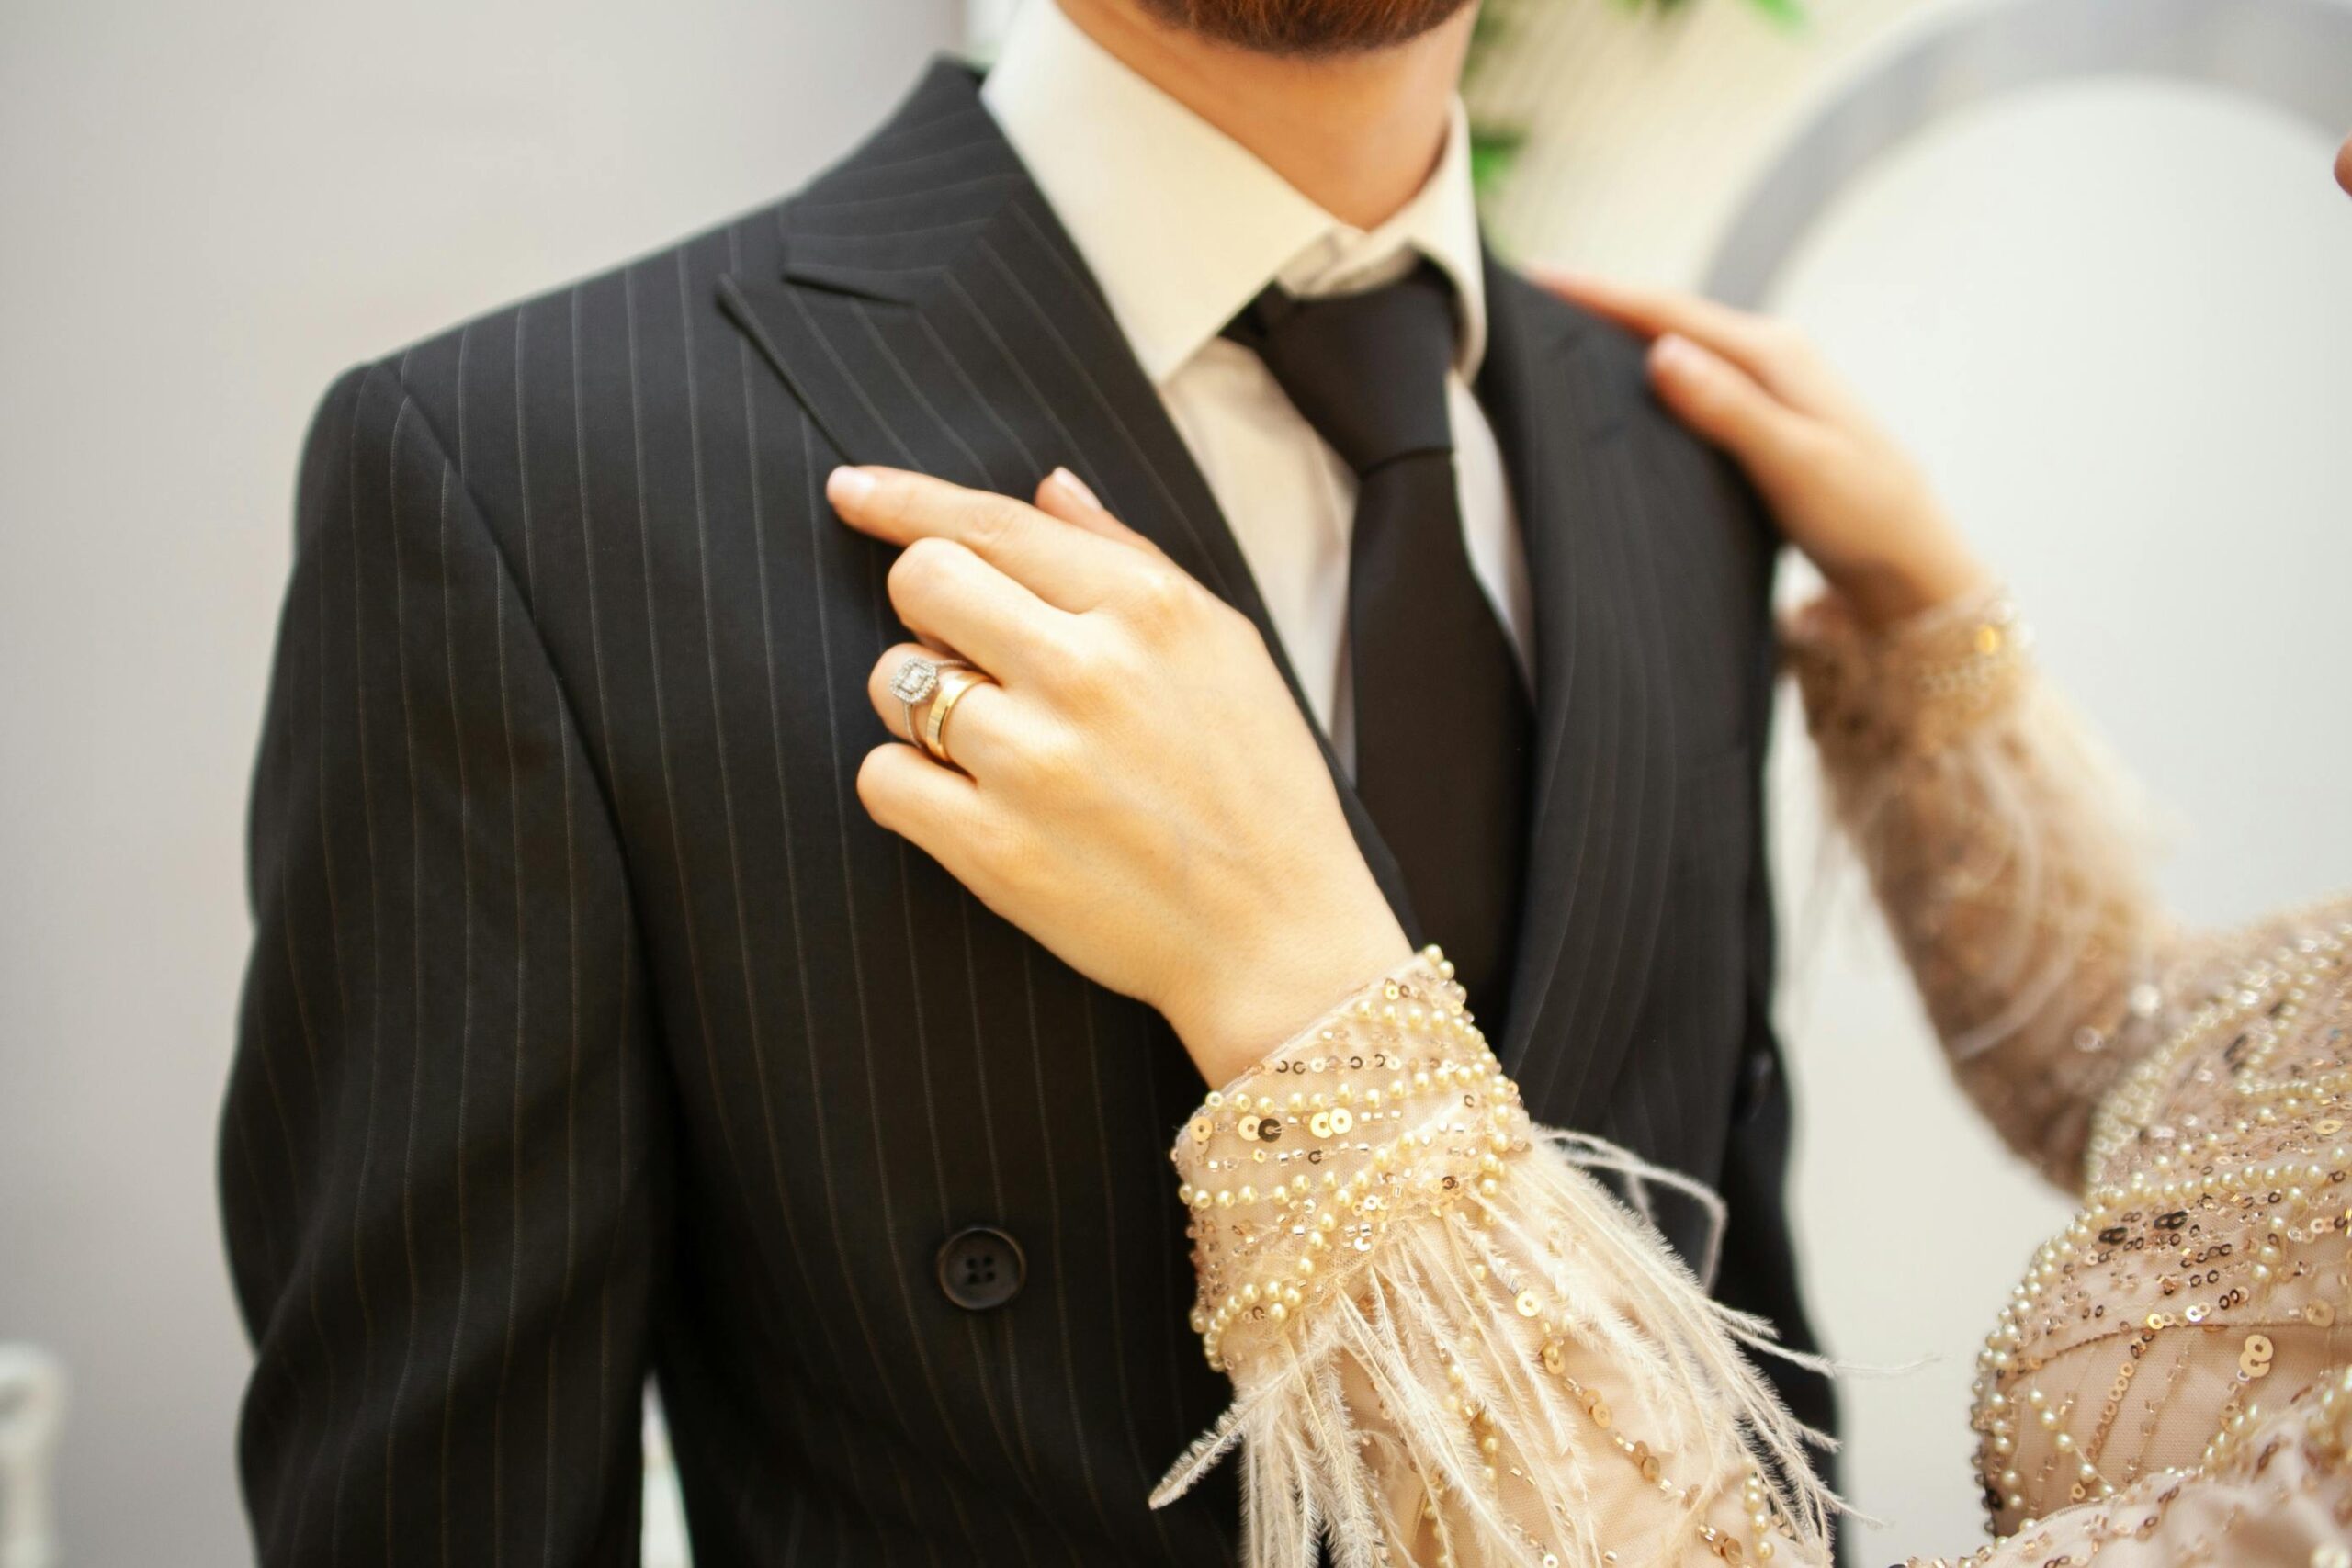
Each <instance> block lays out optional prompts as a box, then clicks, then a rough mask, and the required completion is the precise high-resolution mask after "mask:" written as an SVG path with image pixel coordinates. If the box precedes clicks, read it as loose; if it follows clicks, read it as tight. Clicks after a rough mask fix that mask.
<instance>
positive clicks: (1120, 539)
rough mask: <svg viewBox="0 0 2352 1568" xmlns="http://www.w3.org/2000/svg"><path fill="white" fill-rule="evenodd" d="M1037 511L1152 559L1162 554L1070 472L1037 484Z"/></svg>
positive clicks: (1062, 470)
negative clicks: (1139, 551) (1143, 553)
mask: <svg viewBox="0 0 2352 1568" xmlns="http://www.w3.org/2000/svg"><path fill="white" fill-rule="evenodd" d="M1037 510H1038V511H1040V512H1043V513H1046V515H1047V516H1050V517H1058V518H1060V519H1061V520H1062V521H1063V522H1065V523H1068V524H1069V525H1071V526H1073V527H1078V528H1083V529H1085V530H1086V531H1087V532H1088V533H1090V534H1099V535H1101V536H1103V538H1106V539H1110V540H1114V541H1115V542H1116V543H1119V544H1122V545H1125V546H1128V547H1131V548H1134V549H1138V550H1143V551H1146V552H1148V553H1149V554H1151V555H1155V556H1157V555H1159V554H1161V551H1160V548H1159V546H1158V545H1155V544H1153V543H1152V542H1151V541H1150V540H1149V539H1147V538H1145V537H1144V536H1142V535H1141V534H1138V533H1136V531H1135V530H1134V529H1133V528H1130V527H1128V526H1127V525H1125V523H1122V522H1120V521H1119V520H1118V519H1117V518H1116V517H1114V516H1112V515H1111V513H1110V509H1109V508H1107V507H1105V506H1104V505H1103V502H1102V501H1101V500H1100V499H1099V498H1097V497H1096V495H1095V493H1094V491H1092V490H1091V489H1090V488H1089V487H1088V485H1087V483H1086V481H1085V480H1084V479H1080V478H1079V477H1078V476H1077V475H1076V474H1073V473H1071V472H1070V471H1069V469H1068V468H1056V469H1055V470H1054V471H1053V472H1052V473H1050V474H1047V475H1046V477H1045V478H1044V479H1041V480H1039V481H1038V483H1037Z"/></svg>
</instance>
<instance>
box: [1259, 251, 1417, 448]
mask: <svg viewBox="0 0 2352 1568" xmlns="http://www.w3.org/2000/svg"><path fill="white" fill-rule="evenodd" d="M1225 335H1226V336H1227V337H1229V338H1231V339H1232V340H1233V341H1234V342H1236V343H1238V344H1241V345H1242V346H1243V347H1245V348H1249V349H1251V350H1253V351H1255V353H1256V354H1257V355H1258V357H1259V358H1261V359H1262V360H1264V361H1265V364H1266V368H1267V370H1269V371H1270V372H1272V375H1273V378H1274V380H1275V381H1276V382H1277V383H1279V384H1280V386H1281V387H1282V389H1283V392H1284V393H1285V394H1286V395H1287V396H1288V397H1289V398H1290V400H1291V402H1292V403H1293V404H1295V406H1296V407H1297V409H1298V412H1300V413H1301V414H1303V415H1305V416H1306V423H1309V424H1311V425H1313V426H1314V427H1315V430H1316V434H1319V435H1321V436H1322V437H1323V439H1324V440H1325V441H1327V442H1329V443H1330V445H1331V449H1332V450H1333V451H1335V452H1337V453H1339V455H1340V460H1341V461H1342V462H1345V463H1346V464H1347V465H1348V467H1349V468H1352V469H1354V470H1355V472H1356V474H1357V476H1358V477H1359V478H1361V477H1362V476H1363V475H1365V474H1368V473H1370V472H1371V471H1372V470H1373V469H1374V468H1379V467H1381V466H1382V465H1383V464H1385V463H1391V462H1394V461H1396V460H1397V458H1399V457H1411V456H1413V455H1414V454H1416V453H1422V452H1450V451H1452V450H1453V428H1452V425H1451V423H1449V421H1448V420H1447V418H1446V410H1445V378H1446V372H1447V370H1448V369H1449V368H1450V367H1452V366H1453V355H1454V320H1453V288H1452V286H1451V285H1450V284H1448V283H1447V281H1446V279H1445V276H1444V275H1443V274H1442V273H1441V272H1439V271H1438V270H1437V268H1436V267H1434V266H1431V265H1429V264H1428V263H1427V262H1424V263H1422V264H1421V265H1420V266H1419V267H1418V268H1416V269H1415V270H1414V271H1413V273H1412V274H1411V276H1408V277H1405V278H1403V279H1400V280H1399V281H1397V282H1396V283H1391V284H1388V285H1386V286H1385V287H1383V288H1374V289H1369V290H1366V291H1365V292H1363V293H1361V294H1338V295H1331V296H1329V297H1325V298H1317V299H1299V298H1297V297H1295V296H1294V295H1291V294H1287V293H1284V292H1283V289H1282V288H1281V287H1280V286H1279V285H1275V286H1272V287H1269V288H1267V289H1266V290H1265V292H1264V293H1262V294H1261V295H1259V296H1258V298H1257V299H1253V300H1251V301H1250V303H1249V305H1248V306H1246V307H1244V308H1243V310H1242V311H1241V313H1240V314H1239V315H1238V316H1236V317H1235V318H1234V319H1233V321H1232V322H1231V323H1230V324H1229V325H1227V327H1226V329H1225Z"/></svg>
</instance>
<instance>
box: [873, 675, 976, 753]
mask: <svg viewBox="0 0 2352 1568" xmlns="http://www.w3.org/2000/svg"><path fill="white" fill-rule="evenodd" d="M970 668H971V666H970V665H968V664H967V663H965V662H964V661H963V660H960V659H925V658H923V657H922V655H921V654H913V655H910V656H909V657H908V659H907V660H905V661H904V662H903V663H901V664H900V665H899V668H898V669H897V670H896V671H892V672H891V675H890V694H891V695H892V696H894V697H896V698H898V699H899V706H900V707H902V708H904V709H905V710H906V717H907V736H908V738H909V739H918V738H920V737H921V735H922V729H921V728H919V727H918V726H917V725H916V723H915V709H916V707H917V706H918V705H922V704H923V703H927V702H929V701H931V699H932V698H933V697H935V696H937V695H938V694H939V673H940V671H943V670H968V669H970Z"/></svg>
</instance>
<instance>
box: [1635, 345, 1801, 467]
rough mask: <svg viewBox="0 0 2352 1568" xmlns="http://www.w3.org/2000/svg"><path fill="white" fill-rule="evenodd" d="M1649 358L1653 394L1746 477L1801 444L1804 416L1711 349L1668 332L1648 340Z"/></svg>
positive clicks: (1785, 459)
mask: <svg viewBox="0 0 2352 1568" xmlns="http://www.w3.org/2000/svg"><path fill="white" fill-rule="evenodd" d="M1649 364H1650V384H1651V385H1652V386H1653V387H1655V388H1656V389H1657V395H1658V400H1659V401H1661V402H1663V403H1665V404H1666V406H1667V408H1668V410H1670V411H1671V412H1673V413H1674V415H1675V416H1676V417H1677V418H1679V420H1681V421H1682V423H1685V424H1687V425H1689V426H1690V427H1691V429H1692V430H1694V431H1696V432H1697V433H1698V434H1701V435H1703V436H1705V437H1706V438H1707V439H1708V440H1710V441H1712V442H1713V443H1714V444H1715V445H1716V446H1720V447H1722V448H1723V449H1724V451H1726V452H1728V453H1730V454H1731V455H1732V456H1733V457H1735V458H1736V459H1738V461H1739V463H1740V465H1741V467H1743V468H1746V469H1747V471H1748V475H1749V477H1750V478H1751V479H1762V478H1763V477H1764V476H1765V475H1766V474H1768V473H1770V472H1771V471H1773V470H1775V469H1778V468H1782V467H1784V466H1785V465H1787V464H1788V463H1790V462H1792V461H1793V460H1794V459H1795V457H1797V454H1798V452H1799V449H1800V448H1801V447H1802V446H1804V440H1805V436H1806V433H1807V430H1808V422H1807V421H1806V419H1805V417H1804V415H1802V414H1800V413H1798V412H1795V411H1794V410H1792V409H1791V408H1790V407H1789V406H1788V405H1787V404H1786V403H1784V402H1782V401H1781V400H1780V399H1778V398H1776V397H1774V396H1773V395H1772V394H1771V393H1770V392H1768V391H1766V390H1765V389H1764V388H1763V386H1762V385H1761V384H1760V383H1758V381H1757V379H1756V378H1754V377H1753V376H1750V375H1749V374H1748V373H1747V371H1745V370H1742V369H1741V368H1740V367H1738V366H1736V365H1734V364H1733V363H1732V362H1731V361H1730V360H1728V359H1725V358H1724V356H1723V355H1719V354H1716V353H1714V352H1713V350H1711V349H1707V348H1704V347H1702V346H1701V345H1700V344H1695V343H1693V342H1691V340H1690V339H1689V338H1686V337H1683V336H1681V335H1680V334H1679V333H1666V334H1665V335H1664V336H1662V337H1660V338H1659V339H1658V340H1657V343H1655V344H1652V345H1651V347H1650V361H1649Z"/></svg>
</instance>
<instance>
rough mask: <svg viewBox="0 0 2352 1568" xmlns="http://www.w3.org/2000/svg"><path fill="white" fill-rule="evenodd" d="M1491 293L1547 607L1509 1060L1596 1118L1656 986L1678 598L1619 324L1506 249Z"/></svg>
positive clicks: (1563, 1114)
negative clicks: (1665, 591)
mask: <svg viewBox="0 0 2352 1568" xmlns="http://www.w3.org/2000/svg"><path fill="white" fill-rule="evenodd" d="M1487 310H1488V314H1489V316H1490V318H1491V320H1492V322H1493V330H1492V333H1490V340H1491V344H1492V346H1491V347H1490V348H1489V349H1488V351H1487V362H1486V365H1485V367H1484V370H1483V372H1482V374H1481V376H1480V379H1479V388H1478V390H1479V396H1480V399H1481V401H1482V403H1483V404H1484V406H1485V408H1486V409H1487V415H1488V417H1489V418H1490V419H1492V420H1493V421H1494V423H1495V427H1496V434H1497V436H1498V439H1499V441H1500V443H1501V446H1502V449H1503V452H1504V455H1505V461H1506V464H1507V465H1508V467H1509V469H1510V486H1511V494H1512V496H1513V498H1514V500H1515V502H1516V503H1517V507H1518V512H1519V519H1520V528H1521V535H1522V536H1523V537H1524V540H1525V543H1526V548H1527V558H1528V574H1529V579H1530V581H1531V583H1532V588H1533V597H1534V601H1535V606H1536V656H1535V669H1536V675H1535V695H1536V726H1535V733H1536V740H1535V756H1534V759H1533V765H1534V769H1535V779H1534V785H1533V790H1532V800H1533V817H1532V825H1531V828H1530V831H1529V835H1528V847H1529V857H1530V858H1529V864H1528V871H1527V879H1526V894H1525V904H1524V907H1523V908H1522V910H1521V920H1520V945H1519V955H1518V959H1517V961H1516V964H1515V965H1514V968H1513V972H1512V985H1511V1007H1510V1024H1509V1027H1508V1030H1507V1032H1506V1034H1505V1037H1504V1039H1503V1041H1502V1043H1501V1046H1500V1054H1501V1055H1502V1058H1503V1062H1504V1065H1505V1066H1506V1068H1507V1069H1508V1070H1509V1071H1510V1073H1511V1074H1512V1075H1513V1076H1514V1077H1517V1078H1518V1079H1519V1080H1520V1082H1521V1085H1522V1086H1523V1087H1525V1089H1527V1091H1528V1096H1529V1100H1530V1103H1531V1105H1532V1107H1533V1108H1534V1110H1535V1111H1536V1113H1537V1114H1538V1115H1539V1116H1540V1117H1541V1118H1542V1119H1543V1120H1545V1121H1548V1122H1553V1123H1554V1124H1555V1125H1560V1126H1570V1127H1578V1128H1586V1129H1591V1128H1597V1127H1599V1126H1600V1125H1601V1123H1602V1120H1603V1115H1604V1112H1605V1110H1606V1107H1607V1104H1608V1100H1609V1095H1610V1091H1611V1089H1612V1088H1613V1087H1614V1085H1615V1083H1616V1080H1617V1077H1618V1071H1619V1069H1620V1067H1621V1066H1623V1063H1624V1059H1625V1055H1626V1053H1627V1052H1628V1051H1629V1050H1630V1049H1631V1048H1632V1046H1633V1044H1634V1032H1635V1030H1636V1027H1637V1025H1638V1022H1639V1015H1640V1012H1641V1010H1642V1003H1643V998H1644V997H1645V993H1646V992H1647V990H1648V988H1649V975H1650V970H1651V966H1652V962H1653V959H1654V956H1655V953H1656V948H1657V941H1658V935H1659V930H1660V924H1661V919H1662V916H1663V913H1664V907H1665V897H1666V890H1667V885H1668V852H1669V847H1670V845H1669V840H1670V835H1671V830H1672V827H1673V823H1674V820H1675V812H1674V802H1675V795H1676V790H1677V783H1678V780H1677V776H1676V766H1675V748H1674V745H1673V734H1672V729H1673V727H1672V725H1671V723H1670V722H1669V720H1670V717H1671V707H1670V705H1671V702H1672V694H1671V692H1670V690H1669V689H1668V682H1667V679H1666V677H1667V674H1668V671H1669V669H1670V667H1671V661H1670V649H1668V646H1667V642H1666V628H1665V623H1664V610H1665V606H1664V605H1663V604H1662V603H1661V602H1660V600H1659V598H1658V594H1657V585H1658V581H1659V578H1658V574H1657V570H1656V563H1655V561H1654V560H1653V558H1652V551H1653V549H1654V547H1655V542H1654V541H1652V540H1650V539H1649V538H1647V537H1645V534H1644V531H1643V530H1642V529H1641V528H1640V527H1639V526H1638V524H1639V520H1640V517H1641V515H1642V511H1641V508H1640V507H1639V506H1638V505H1636V504H1634V502H1633V496H1632V494H1631V489H1632V487H1634V485H1636V484H1638V482H1639V477H1638V474H1637V472H1636V471H1635V469H1634V466H1633V462H1632V444H1631V443H1630V442H1629V441H1628V440H1627V439H1626V438H1625V429H1624V424H1625V416H1626V413H1627V411H1628V410H1629V408H1631V407H1635V406H1638V401H1637V400H1638V399H1639V398H1640V397H1641V396H1642V395H1643V393H1642V391H1641V389H1639V387H1638V385H1635V386H1634V387H1632V388H1628V387H1627V386H1625V385H1623V378H1622V376H1616V375H1612V374H1611V368H1610V356H1608V355H1603V354H1600V353H1597V352H1595V351H1596V349H1597V348H1598V347H1599V346H1600V343H1599V334H1600V333H1604V332H1605V331H1606V330H1607V329H1605V328H1602V327H1600V325H1598V324H1597V323H1596V322H1594V321H1592V320H1591V319H1590V318H1589V317H1586V316H1584V315H1583V314H1581V313H1580V312H1577V311H1576V310H1572V309H1570V308H1569V307H1567V306H1566V305H1563V304H1561V303H1560V302H1559V301H1558V300H1555V299H1552V298H1551V297H1550V296H1549V295H1546V294H1544V292H1543V291H1542V290H1540V289H1538V288H1535V287H1534V286H1533V285H1532V284H1530V283H1528V282H1527V281H1526V280H1525V279H1523V278H1521V277H1520V276H1517V275H1516V274H1513V273H1510V272H1509V271H1507V270H1505V269H1503V268H1502V267H1500V266H1498V265H1495V263H1494V262H1493V261H1492V260H1491V259H1490V260H1489V261H1488V263H1487ZM1629 392H1630V393H1631V396H1630V397H1629V395H1628V394H1629Z"/></svg>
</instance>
